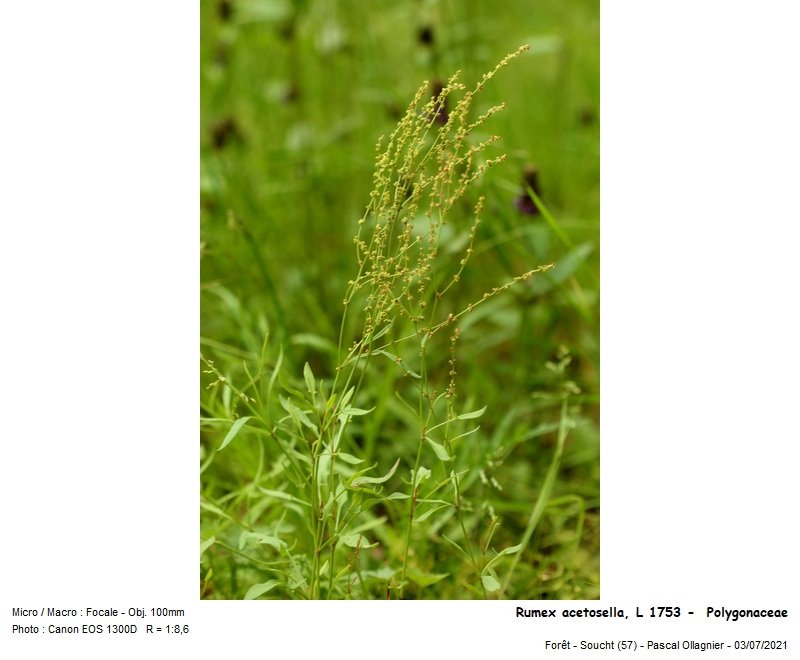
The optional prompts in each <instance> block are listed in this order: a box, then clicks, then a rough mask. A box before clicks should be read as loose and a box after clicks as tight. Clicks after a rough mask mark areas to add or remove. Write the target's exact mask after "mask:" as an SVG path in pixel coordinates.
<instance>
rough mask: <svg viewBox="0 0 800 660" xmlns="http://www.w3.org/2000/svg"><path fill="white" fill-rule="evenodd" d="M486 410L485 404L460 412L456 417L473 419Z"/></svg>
mask: <svg viewBox="0 0 800 660" xmlns="http://www.w3.org/2000/svg"><path fill="white" fill-rule="evenodd" d="M485 412H486V406H484V407H483V408H481V409H480V410H473V411H472V412H467V413H461V414H460V415H459V416H458V417H456V419H475V418H476V417H480V416H481V415H483V413H485Z"/></svg>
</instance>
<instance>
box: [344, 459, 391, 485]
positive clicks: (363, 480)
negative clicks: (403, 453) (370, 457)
mask: <svg viewBox="0 0 800 660" xmlns="http://www.w3.org/2000/svg"><path fill="white" fill-rule="evenodd" d="M398 465H400V459H399V458H398V459H397V460H396V461H395V462H394V465H393V466H392V468H391V469H390V470H389V471H388V472H387V473H386V474H384V475H383V476H382V477H356V479H354V480H353V483H351V484H350V485H351V486H352V487H353V488H358V487H359V486H361V485H362V484H382V483H384V482H386V481H389V479H391V477H392V475H393V474H394V473H395V472H396V471H397V466H398Z"/></svg>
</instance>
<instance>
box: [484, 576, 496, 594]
mask: <svg viewBox="0 0 800 660" xmlns="http://www.w3.org/2000/svg"><path fill="white" fill-rule="evenodd" d="M481 582H483V588H484V589H486V591H488V592H490V593H491V592H492V591H498V590H499V589H500V583H499V582H498V581H497V578H495V577H494V576H492V575H481Z"/></svg>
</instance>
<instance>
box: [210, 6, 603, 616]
mask: <svg viewBox="0 0 800 660" xmlns="http://www.w3.org/2000/svg"><path fill="white" fill-rule="evenodd" d="M200 13H201V47H200V52H201V67H200V69H201V71H200V73H201V122H200V123H201V135H200V153H201V172H200V223H201V225H200V236H201V245H200V264H201V267H200V271H201V282H200V302H201V304H200V309H201V312H200V313H201V319H200V325H201V339H200V353H201V355H200V365H199V366H200V370H201V377H200V381H201V382H200V415H201V418H200V457H199V460H200V539H199V542H200V571H199V586H198V590H199V594H200V598H201V599H208V600H241V599H248V600H249V599H277V600H289V599H292V600H294V599H302V600H341V599H358V600H373V599H378V600H381V599H382V600H385V599H391V600H395V599H398V600H401V599H441V600H467V599H493V600H494V599H512V600H514V599H516V600H549V599H553V600H559V599H560V600H593V599H598V598H599V597H600V434H599V422H600V391H599V390H600V388H599V384H600V371H599V368H600V367H599V356H600V337H599V334H600V333H599V309H600V281H599V280H600V278H599V265H600V254H599V234H600V218H599V212H600V151H599V149H600V116H599V115H600V71H599V66H600V53H599V46H600V36H599V31H600V26H599V4H598V2H597V1H596V0H581V1H576V2H570V3H563V2H559V1H558V0H536V1H534V2H530V1H521V0H512V1H509V2H506V3H502V4H500V5H498V4H497V3H492V2H486V1H481V0H468V1H465V2H458V3H452V2H443V1H437V0H399V1H397V2H392V3H378V2H376V3H364V2H356V1H354V0H337V1H335V2H321V1H314V0H294V1H290V0H203V2H201V10H200Z"/></svg>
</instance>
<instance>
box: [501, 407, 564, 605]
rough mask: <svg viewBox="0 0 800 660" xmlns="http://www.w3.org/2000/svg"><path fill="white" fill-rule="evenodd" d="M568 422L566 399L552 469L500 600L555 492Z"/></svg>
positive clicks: (537, 501)
mask: <svg viewBox="0 0 800 660" xmlns="http://www.w3.org/2000/svg"><path fill="white" fill-rule="evenodd" d="M567 422H568V420H567V397H564V399H563V400H562V402H561V419H560V422H559V426H558V438H557V440H556V450H555V453H554V454H553V459H552V460H551V461H550V467H548V468H547V475H546V476H545V478H544V483H543V484H542V489H541V490H540V491H539V497H537V498H536V503H535V504H534V506H533V509H532V510H531V515H530V517H529V518H528V524H527V526H526V527H525V532H524V533H523V534H522V540H521V541H520V548H519V551H518V552H516V553H515V554H514V559H513V560H512V561H511V566H510V567H509V569H508V573H506V577H505V579H504V580H503V584H502V586H501V587H500V594H499V595H498V598H502V597H503V594H505V592H506V589H508V585H509V583H510V582H511V577H512V576H513V575H514V569H516V567H517V564H518V563H519V558H520V557H521V556H522V553H523V552H524V551H525V549H526V548H527V547H528V543H530V540H531V536H533V532H534V530H535V529H536V526H537V525H538V524H539V520H540V519H541V517H542V512H543V511H544V509H545V507H546V506H547V502H548V500H549V499H550V493H551V492H552V490H553V485H554V484H555V481H556V477H557V475H558V468H559V466H560V465H561V456H562V454H563V453H564V441H565V440H566V438H567Z"/></svg>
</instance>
